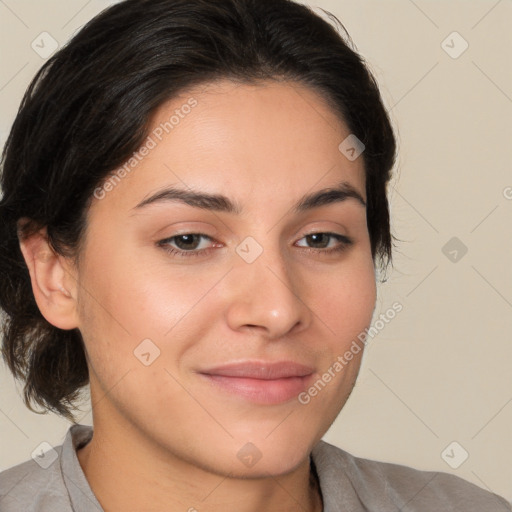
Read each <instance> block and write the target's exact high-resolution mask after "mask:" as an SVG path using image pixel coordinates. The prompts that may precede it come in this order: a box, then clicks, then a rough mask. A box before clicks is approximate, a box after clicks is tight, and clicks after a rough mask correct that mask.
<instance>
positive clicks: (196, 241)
mask: <svg viewBox="0 0 512 512" xmlns="http://www.w3.org/2000/svg"><path fill="white" fill-rule="evenodd" d="M205 240H209V241H210V244H211V242H213V239H212V238H211V237H210V236H208V235H205V234H203V233H183V234H181V235H174V236H171V237H169V238H165V239H164V240H160V241H159V242H158V243H157V245H158V246H159V247H161V248H162V249H163V250H164V251H166V252H167V253H169V254H171V255H173V256H177V257H189V256H201V255H205V254H208V253H210V252H211V251H212V249H214V246H211V245H210V246H209V247H208V244H207V243H206V247H204V245H205V244H204V243H203V241H205ZM301 240H305V241H306V243H307V244H312V245H313V246H314V247H304V246H303V245H298V247H302V248H303V250H304V251H307V252H310V251H313V252H314V253H317V254H326V255H328V254H331V253H339V252H342V251H344V250H346V249H347V248H348V247H349V246H350V245H352V244H353V243H354V242H353V240H352V239H351V238H349V237H347V236H345V235H340V234H337V233H322V232H318V233H309V234H308V235H306V236H304V237H302V238H301V239H300V240H299V242H300V241H301ZM333 242H334V244H333ZM297 243H298V242H297ZM202 245H203V247H202ZM218 246H222V245H221V244H217V247H218Z"/></svg>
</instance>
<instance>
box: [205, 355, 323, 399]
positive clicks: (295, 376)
mask: <svg viewBox="0 0 512 512" xmlns="http://www.w3.org/2000/svg"><path fill="white" fill-rule="evenodd" d="M198 373H199V374H200V376H201V377H202V378H203V379H205V380H206V381H207V382H208V384H209V385H210V386H211V388H212V389H213V390H214V391H215V392H221V393H222V394H223V395H226V394H227V395H230V396H235V397H237V398H242V399H243V400H246V401H247V400H248V401H250V402H253V403H256V404H264V405H272V404H280V403H283V402H288V401H290V400H292V399H296V398H297V397H298V395H299V394H300V393H301V392H302V391H304V390H305V389H306V387H307V386H308V384H309V383H310V381H311V380H312V378H313V374H314V369H313V368H311V367H309V366H306V365H303V364H300V363H295V362H292V361H279V362H274V363H270V362H258V361H256V362H255V361H251V362H244V363H231V364H227V365H222V366H217V367H214V368H209V369H206V370H201V371H200V372H198Z"/></svg>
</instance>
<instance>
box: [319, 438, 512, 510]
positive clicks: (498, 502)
mask: <svg viewBox="0 0 512 512" xmlns="http://www.w3.org/2000/svg"><path fill="white" fill-rule="evenodd" d="M312 458H313V461H314V463H315V466H316V470H317V473H318V477H319V480H320V485H321V488H322V493H324V491H325V492H326V494H331V493H333V494H335V495H336V494H337V493H339V496H340V499H345V498H341V495H342V494H344V496H347V495H348V496H350V493H353V495H354V497H353V499H354V502H355V501H358V502H359V504H360V505H359V506H361V504H364V505H365V506H366V507H367V508H366V509H365V508H361V510H379V511H380V512H387V511H392V510H395V511H396V510H401V511H403V512H413V511H414V512H423V511H424V512H427V511H429V512H430V511H432V510H443V511H446V512H448V511H453V512H455V511H464V512H477V511H478V512H481V511H483V510H485V511H486V512H511V511H512V507H511V506H510V504H509V503H508V502H507V501H506V500H505V499H504V498H502V497H500V496H498V495H496V494H493V493H492V492H489V491H486V490H484V489H481V488H480V487H478V486H476V485H474V484H472V483H470V482H467V481H466V480H463V479H462V478H459V477H457V476H455V475H451V474H448V473H443V472H436V471H420V470H416V469H413V468H410V467H407V466H402V465H399V464H391V463H386V462H378V461H374V460H369V459H363V458H360V457H355V456H353V455H351V454H349V453H347V452H345V451H344V450H342V449H340V448H338V447H336V446H333V445H331V444H329V443H326V442H325V441H320V442H319V443H318V444H317V445H316V446H315V448H314V449H313V452H312ZM322 480H323V481H322ZM343 486H345V487H348V488H350V491H346V490H343V491H342V490H341V488H342V487H343ZM326 499H327V500H329V499H330V498H329V497H328V496H326Z"/></svg>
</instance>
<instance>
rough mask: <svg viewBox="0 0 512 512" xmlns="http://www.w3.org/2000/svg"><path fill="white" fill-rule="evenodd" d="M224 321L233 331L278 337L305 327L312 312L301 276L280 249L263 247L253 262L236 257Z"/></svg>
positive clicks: (269, 337) (270, 337)
mask: <svg viewBox="0 0 512 512" xmlns="http://www.w3.org/2000/svg"><path fill="white" fill-rule="evenodd" d="M228 286H229V289H230V291H229V292H228V294H229V302H228V307H227V322H228V325H229V327H230V328H231V329H233V330H234V331H244V330H245V331H251V332H254V333H257V332H258V331H261V335H262V336H264V337H265V338H267V339H279V338H282V337H284V336H286V335H287V334H290V333H292V332H293V333H297V332H300V331H302V330H304V329H307V328H308V326H309V325H310V323H311V321H312V317H313V312H312V310H311V309H310V308H309V306H308V304H307V297H306V296H305V294H306V290H305V284H304V280H303V279H301V278H300V275H299V274H298V270H297V269H294V268H293V266H292V265H291V264H290V263H287V262H286V261H285V260H284V259H283V257H282V255H281V254H280V253H279V251H277V250H276V251H273V253H272V255H270V251H269V250H266V251H264V253H263V254H262V255H261V256H260V257H259V258H258V259H257V260H256V261H254V262H252V263H247V262H245V261H243V260H241V259H240V260H238V261H237V262H236V263H235V268H234V269H233V271H232V272H230V280H229V285H228Z"/></svg>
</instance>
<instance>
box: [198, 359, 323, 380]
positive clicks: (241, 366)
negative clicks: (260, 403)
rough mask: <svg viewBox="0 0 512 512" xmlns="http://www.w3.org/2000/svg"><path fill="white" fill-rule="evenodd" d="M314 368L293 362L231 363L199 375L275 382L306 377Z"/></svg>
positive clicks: (202, 371) (204, 371)
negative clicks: (276, 380)
mask: <svg viewBox="0 0 512 512" xmlns="http://www.w3.org/2000/svg"><path fill="white" fill-rule="evenodd" d="M313 371H314V370H313V368H310V367H308V366H305V365H303V364H299V363H295V362H292V361H279V362H275V363H268V362H246V363H231V364H227V365H223V366H217V367H215V368H210V369H207V370H201V371H200V372H199V373H203V374H206V375H220V376H223V377H245V378H248V379H261V380H275V379H285V378H288V377H305V376H307V375H310V374H311V373H313Z"/></svg>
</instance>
